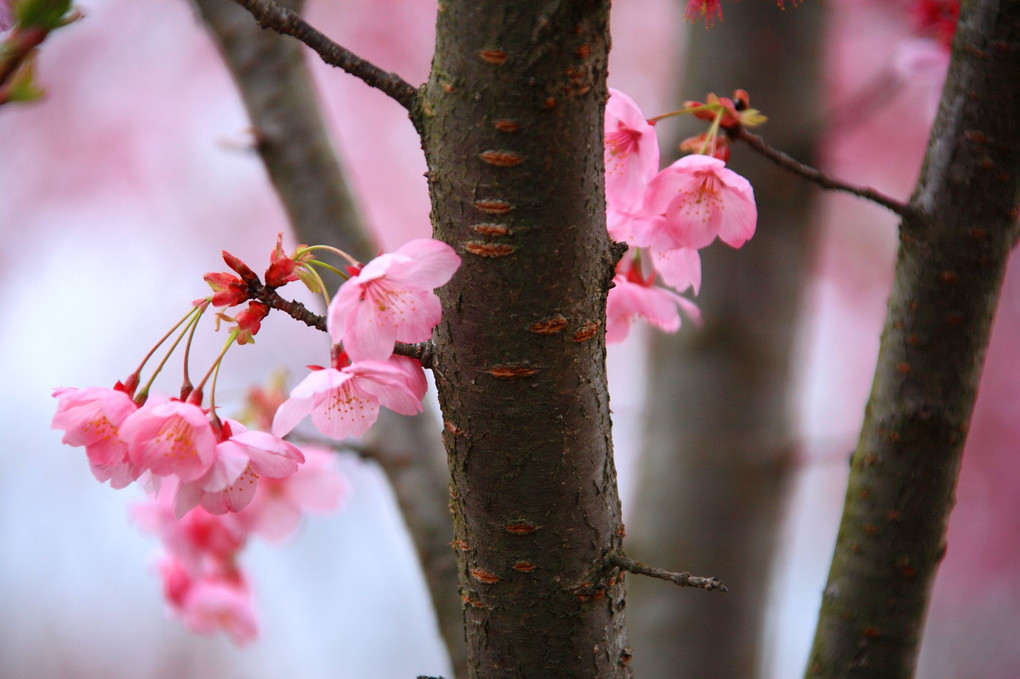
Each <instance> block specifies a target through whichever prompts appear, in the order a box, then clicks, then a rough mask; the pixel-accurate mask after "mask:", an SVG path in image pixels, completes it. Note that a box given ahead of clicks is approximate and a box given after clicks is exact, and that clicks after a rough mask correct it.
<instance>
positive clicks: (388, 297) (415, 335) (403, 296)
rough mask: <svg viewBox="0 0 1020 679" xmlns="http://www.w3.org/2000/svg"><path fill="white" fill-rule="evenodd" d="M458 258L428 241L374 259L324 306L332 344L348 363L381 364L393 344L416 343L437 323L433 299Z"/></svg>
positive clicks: (414, 242) (437, 311) (437, 307)
mask: <svg viewBox="0 0 1020 679" xmlns="http://www.w3.org/2000/svg"><path fill="white" fill-rule="evenodd" d="M458 266H460V257H458V256H457V254H456V253H455V252H454V251H453V248H451V247H450V246H449V245H447V244H446V243H443V242H441V241H437V240H433V239H431V238H419V239H416V240H412V241H409V242H408V243H405V244H404V245H403V246H402V247H400V248H399V249H398V250H397V251H396V252H392V253H388V254H384V255H380V256H379V257H376V258H375V259H373V260H372V261H371V262H369V263H368V264H366V265H365V266H364V268H362V269H361V271H360V272H358V273H357V275H355V276H352V277H351V278H350V279H349V280H347V281H345V282H344V284H343V285H341V286H340V291H339V292H338V293H337V295H336V297H335V298H334V299H333V301H332V302H331V303H330V305H329V311H328V312H327V316H326V325H327V327H328V329H329V334H330V336H331V337H332V338H333V341H334V342H335V343H338V344H339V343H340V342H343V345H344V351H346V352H347V354H348V355H349V356H350V357H351V359H353V360H354V361H362V360H367V359H372V360H378V361H383V360H386V358H387V357H389V356H390V354H392V353H393V345H394V343H395V342H422V341H425V340H427V339H429V337H431V336H432V328H434V327H435V326H436V324H437V323H439V317H440V314H441V310H440V304H439V298H438V297H437V296H436V295H435V293H434V292H433V290H434V289H435V288H438V287H439V286H441V285H444V284H446V282H447V281H449V280H450V278H451V277H452V276H453V273H454V272H455V271H456V270H457V267H458Z"/></svg>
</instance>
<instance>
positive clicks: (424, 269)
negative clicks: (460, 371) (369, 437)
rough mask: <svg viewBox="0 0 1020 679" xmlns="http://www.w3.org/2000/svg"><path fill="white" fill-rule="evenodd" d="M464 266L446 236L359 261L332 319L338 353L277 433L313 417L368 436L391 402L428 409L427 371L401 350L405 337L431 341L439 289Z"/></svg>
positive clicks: (311, 378) (290, 404) (300, 394)
mask: <svg viewBox="0 0 1020 679" xmlns="http://www.w3.org/2000/svg"><path fill="white" fill-rule="evenodd" d="M458 266H460V257H458V256H457V254H456V253H455V252H454V251H453V248H451V247H450V246H449V245H447V244H446V243H443V242H441V241H437V240H433V239H428V238H423V239H417V240H412V241H410V242H408V243H406V244H404V245H403V246H402V247H400V248H399V249H398V250H396V251H395V252H391V253H386V254H383V255H380V256H379V257H376V258H375V259H373V260H372V261H370V262H369V263H368V264H366V265H364V266H363V267H351V269H350V270H349V271H350V273H351V277H350V278H349V279H348V280H346V281H344V283H343V285H341V286H340V290H339V291H338V292H337V294H336V296H335V297H334V298H333V300H332V302H330V305H329V310H328V312H327V316H326V326H327V330H328V331H329V335H330V337H331V338H332V340H333V342H334V343H335V344H336V345H338V347H340V348H342V350H340V351H338V350H337V348H336V347H335V348H334V356H335V358H334V360H333V361H332V365H331V366H330V367H328V368H314V369H313V371H312V372H311V373H310V374H309V375H308V376H307V377H305V379H304V380H302V381H301V383H300V384H298V385H297V386H296V387H295V388H294V390H293V391H292V392H291V394H290V398H289V399H287V400H286V401H285V402H284V403H283V404H282V405H281V406H280V408H279V409H278V410H277V411H276V417H275V418H274V419H273V427H272V430H273V433H274V434H275V435H277V436H284V435H286V434H287V433H288V432H290V431H291V430H292V429H293V428H294V427H296V426H297V424H298V423H299V422H300V421H301V420H303V419H304V418H305V417H306V416H308V415H311V418H312V423H313V424H314V425H315V427H316V428H317V429H318V430H319V431H321V432H322V433H324V434H326V435H327V436H331V437H333V438H337V439H343V438H346V437H349V436H360V435H362V434H364V433H365V432H366V431H368V429H369V427H371V426H372V424H373V423H374V422H375V420H376V419H377V418H378V416H379V408H380V407H381V406H385V407H387V408H389V409H390V410H392V411H394V412H397V413H400V414H402V415H414V414H416V413H419V412H421V410H422V407H421V399H422V398H423V397H424V395H425V390H426V381H425V372H424V370H423V369H422V366H421V363H420V362H419V361H418V360H417V359H414V358H408V357H406V356H402V355H396V354H394V353H393V352H394V347H395V346H396V343H397V342H423V341H425V340H428V339H429V338H430V337H431V335H432V329H433V328H434V327H435V326H436V325H437V324H438V323H439V318H440V314H441V310H440V303H439V298H438V297H437V296H436V294H435V292H434V289H435V288H438V287H440V286H442V285H445V284H446V282H447V281H449V280H450V278H451V277H452V276H453V274H454V272H455V271H456V270H457V267H458Z"/></svg>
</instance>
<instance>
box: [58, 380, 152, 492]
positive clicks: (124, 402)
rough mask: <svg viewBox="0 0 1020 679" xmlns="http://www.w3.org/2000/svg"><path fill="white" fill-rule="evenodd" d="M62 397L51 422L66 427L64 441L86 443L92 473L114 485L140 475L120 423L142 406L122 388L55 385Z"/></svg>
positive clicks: (75, 443)
mask: <svg viewBox="0 0 1020 679" xmlns="http://www.w3.org/2000/svg"><path fill="white" fill-rule="evenodd" d="M53 396H54V398H57V399H59V402H58V404H57V413H56V414H55V415H54V416H53V421H52V422H51V424H50V427H51V428H52V429H63V430H64V438H63V439H61V440H62V442H63V443H66V444H67V445H69V446H85V455H86V456H87V457H88V460H89V466H90V467H91V469H92V474H93V475H94V476H95V477H96V478H97V479H98V480H99V481H107V480H109V481H110V485H111V486H112V487H114V488H123V487H124V486H126V485H128V484H129V483H131V482H132V481H134V480H135V479H137V478H138V476H139V474H141V470H140V469H139V468H137V467H136V466H135V465H134V464H132V462H131V460H130V459H129V458H128V446H127V443H125V442H124V440H123V439H122V438H121V435H120V427H121V425H122V424H123V423H124V421H125V420H126V419H127V418H128V416H129V415H130V414H131V413H133V412H135V410H137V409H138V406H136V405H135V404H134V402H133V401H132V400H131V397H130V396H128V395H127V394H126V393H125V392H123V391H120V390H118V389H106V388H104V387H88V388H87V389H76V388H74V387H67V388H61V389H55V390H54V391H53Z"/></svg>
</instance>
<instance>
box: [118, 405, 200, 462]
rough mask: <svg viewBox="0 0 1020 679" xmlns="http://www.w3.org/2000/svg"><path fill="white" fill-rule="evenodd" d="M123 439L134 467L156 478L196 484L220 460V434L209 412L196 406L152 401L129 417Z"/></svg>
mask: <svg viewBox="0 0 1020 679" xmlns="http://www.w3.org/2000/svg"><path fill="white" fill-rule="evenodd" d="M120 436H121V438H122V439H124V441H125V442H126V443H127V446H128V456H129V457H130V459H131V462H132V464H134V465H135V466H136V467H137V468H139V469H141V470H143V471H151V472H152V473H153V474H155V475H156V476H169V475H171V474H172V475H175V476H177V478H179V479H180V480H181V481H184V482H187V481H194V480H195V479H197V478H198V477H200V476H202V475H203V474H205V473H206V472H207V471H209V468H210V467H211V466H212V464H213V461H214V460H215V459H216V443H217V440H216V439H217V437H216V434H215V432H213V429H212V425H211V424H210V423H209V418H208V416H207V415H206V413H205V411H204V410H202V409H201V408H200V407H198V406H197V405H195V404H193V403H185V402H183V401H174V400H170V401H164V402H163V403H158V404H152V402H151V401H150V402H149V403H147V404H146V405H144V406H143V407H141V408H139V409H138V410H136V411H135V412H133V413H132V414H131V415H129V416H128V418H127V419H126V420H125V421H124V424H123V425H121V427H120Z"/></svg>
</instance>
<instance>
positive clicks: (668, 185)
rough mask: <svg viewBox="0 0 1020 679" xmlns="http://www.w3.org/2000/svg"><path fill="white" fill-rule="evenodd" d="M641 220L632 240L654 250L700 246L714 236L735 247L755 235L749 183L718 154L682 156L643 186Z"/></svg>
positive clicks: (755, 211) (752, 202) (754, 220)
mask: <svg viewBox="0 0 1020 679" xmlns="http://www.w3.org/2000/svg"><path fill="white" fill-rule="evenodd" d="M644 211H645V212H646V213H648V214H651V215H657V216H658V218H657V219H653V220H649V221H647V222H643V228H641V229H639V230H636V231H635V234H634V242H635V244H637V245H640V246H642V247H651V248H652V249H653V250H660V251H662V250H675V249H677V248H695V249H700V248H703V247H705V246H706V245H708V244H709V243H711V242H712V241H713V240H715V238H716V236H718V237H719V238H720V239H721V240H722V241H723V242H724V243H727V244H728V245H731V246H733V247H735V248H739V247H740V246H741V245H743V244H744V243H745V242H746V241H747V239H749V238H750V237H751V236H753V235H754V228H755V223H756V222H757V219H758V210H757V208H756V207H755V204H754V191H753V189H752V188H751V184H750V182H748V181H747V180H746V179H744V178H743V177H741V176H740V175H738V174H737V173H736V172H733V171H732V170H729V169H727V168H726V166H725V164H724V163H723V162H722V161H721V160H719V159H718V158H711V157H709V156H701V155H691V156H684V157H683V158H681V159H680V160H678V161H676V162H675V163H673V164H672V165H670V166H669V167H667V168H665V169H663V170H662V171H661V172H659V174H657V175H655V177H654V178H653V179H652V180H651V182H649V184H648V191H647V192H646V194H645V204H644Z"/></svg>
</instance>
